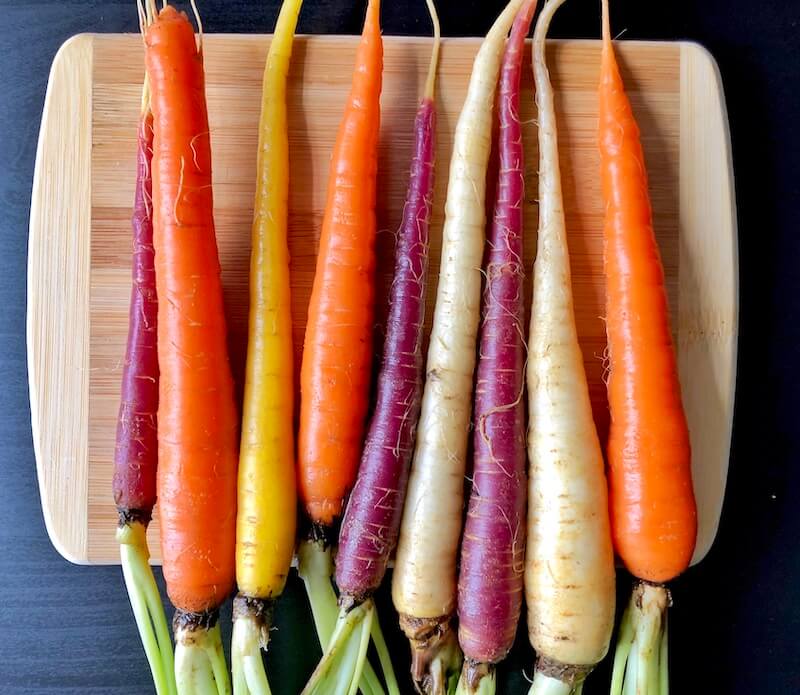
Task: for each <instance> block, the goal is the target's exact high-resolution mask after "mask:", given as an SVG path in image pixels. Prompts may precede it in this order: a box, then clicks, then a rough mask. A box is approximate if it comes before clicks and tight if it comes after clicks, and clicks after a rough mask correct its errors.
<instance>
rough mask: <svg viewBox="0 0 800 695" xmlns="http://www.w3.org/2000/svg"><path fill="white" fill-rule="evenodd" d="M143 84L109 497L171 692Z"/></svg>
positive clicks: (131, 588) (159, 687) (150, 647)
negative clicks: (157, 567)
mask: <svg viewBox="0 0 800 695" xmlns="http://www.w3.org/2000/svg"><path fill="white" fill-rule="evenodd" d="M149 102H150V94H149V89H148V87H147V84H145V87H144V90H143V93H142V111H141V117H140V119H139V128H138V132H137V140H136V142H137V148H136V164H137V172H136V187H135V189H134V200H133V216H132V219H131V228H132V232H133V254H132V259H131V260H132V276H133V277H132V281H133V282H132V285H131V298H130V305H129V313H128V317H129V318H128V344H127V347H126V351H125V361H124V362H123V366H122V385H121V388H120V406H119V417H118V420H117V439H116V448H115V452H114V479H113V483H112V487H113V492H114V502H115V503H116V505H117V511H118V513H119V526H118V527H117V542H118V543H119V546H120V561H121V565H122V574H123V577H124V579H125V586H126V588H127V590H128V596H129V598H130V603H131V608H132V609H133V614H134V617H135V619H136V625H137V627H138V629H139V636H140V638H141V641H142V646H143V647H144V651H145V655H146V656H147V661H148V664H149V665H150V672H151V674H152V676H153V684H154V686H155V689H156V693H157V695H174V693H175V692H176V686H175V676H174V673H173V663H174V662H173V653H172V642H171V640H170V635H169V628H168V626H167V620H166V616H165V615H164V606H163V603H162V602H161V596H160V595H159V593H158V587H157V585H156V582H155V578H154V577H153V572H152V569H151V568H150V563H149V559H150V553H149V551H148V547H147V535H146V533H147V526H148V524H149V523H150V518H151V517H152V514H153V507H154V506H155V503H156V469H157V466H158V437H157V428H156V413H157V411H158V377H159V372H158V353H157V347H158V345H157V333H156V320H157V315H158V301H157V298H156V276H155V253H154V249H153V217H152V212H153V208H152V191H153V187H152V177H151V166H150V165H151V160H152V157H153V114H152V113H151V111H150V104H149Z"/></svg>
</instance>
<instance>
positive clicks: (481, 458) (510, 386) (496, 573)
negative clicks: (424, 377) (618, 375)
mask: <svg viewBox="0 0 800 695" xmlns="http://www.w3.org/2000/svg"><path fill="white" fill-rule="evenodd" d="M536 3H537V0H527V1H526V3H525V4H524V5H523V6H522V8H521V9H520V10H519V13H518V14H517V17H516V19H515V20H514V25H513V27H512V29H511V36H510V38H509V40H508V43H507V45H506V50H505V54H504V56H503V63H502V67H501V72H500V87H499V94H498V99H497V102H498V111H499V120H500V134H499V141H498V150H499V160H500V161H499V172H498V176H497V194H496V195H497V201H496V203H495V208H494V218H493V220H492V224H491V225H490V228H489V232H488V236H487V239H486V243H487V247H488V250H487V253H486V262H485V275H486V285H485V288H484V293H483V320H482V322H481V334H480V347H479V351H478V354H479V360H478V368H477V378H476V387H475V403H474V412H473V416H472V419H473V423H474V435H473V465H472V469H473V474H472V490H471V494H470V499H469V505H468V507H467V510H468V511H467V520H466V523H465V525H464V537H463V540H462V542H461V568H460V572H459V578H458V641H459V644H460V645H461V650H462V652H463V653H464V666H463V670H462V674H461V679H460V681H459V684H458V690H457V693H463V694H467V693H482V694H484V695H488V694H489V693H494V692H495V689H496V686H495V673H494V668H495V665H496V664H497V663H498V662H500V661H502V660H503V659H504V658H505V657H506V655H507V654H508V651H509V650H510V649H511V645H512V644H513V643H514V636H515V634H516V631H517V624H518V622H519V614H520V608H521V605H522V573H523V567H524V559H523V556H524V552H525V503H526V486H525V407H524V404H523V400H522V395H523V390H524V381H523V374H524V371H525V367H524V365H525V340H524V337H523V335H524V333H523V329H522V322H523V321H524V316H525V306H524V300H523V281H524V277H525V269H524V265H523V261H522V256H523V243H522V242H523V236H522V235H523V229H522V210H523V202H524V187H525V181H524V178H523V174H524V153H523V147H522V125H521V123H520V120H519V101H520V80H521V75H522V55H523V52H522V49H523V44H524V42H525V36H526V35H527V33H528V30H529V29H530V25H531V21H532V20H533V15H534V13H535V11H536Z"/></svg>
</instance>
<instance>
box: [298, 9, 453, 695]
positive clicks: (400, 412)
mask: <svg viewBox="0 0 800 695" xmlns="http://www.w3.org/2000/svg"><path fill="white" fill-rule="evenodd" d="M428 9H429V12H430V15H431V19H432V22H433V25H434V34H435V39H434V44H433V50H432V54H431V62H430V67H429V69H428V79H427V82H426V88H425V95H424V97H423V99H422V102H421V103H420V106H419V109H418V111H417V116H416V120H415V124H414V130H415V139H414V159H413V161H412V164H411V176H410V181H409V185H408V193H407V195H406V205H405V208H404V211H403V221H402V224H401V226H400V230H399V231H398V233H397V248H396V254H395V271H394V281H393V283H392V288H391V293H390V298H389V315H388V320H387V326H386V339H385V342H384V347H383V362H382V364H381V369H380V372H379V374H378V380H377V398H376V405H375V411H374V412H373V414H372V418H371V420H370V424H369V427H368V430H367V436H366V442H365V445H364V451H363V453H362V455H361V464H360V466H359V471H358V479H357V480H356V484H355V487H354V488H353V491H352V494H351V495H350V500H349V502H348V505H347V507H346V510H345V514H344V518H343V520H342V527H341V532H340V535H339V551H338V553H337V555H336V584H337V585H338V587H339V592H340V594H339V607H340V608H339V618H338V622H337V629H336V631H335V634H334V637H333V639H332V640H331V642H330V643H329V645H328V648H327V650H326V652H325V655H324V656H323V658H322V661H320V663H319V666H318V667H317V669H316V670H315V672H314V674H313V675H312V678H311V680H310V681H309V684H308V685H307V686H306V690H307V691H309V692H310V691H314V692H320V693H328V692H332V690H333V688H334V685H333V684H334V682H338V681H342V682H347V683H357V682H358V681H359V678H360V677H361V673H360V671H359V669H358V663H357V662H355V661H353V660H348V659H346V658H345V659H341V658H336V654H337V653H338V652H343V653H344V654H345V655H348V654H351V653H356V652H355V650H354V649H350V648H348V642H349V641H353V640H360V639H361V634H362V631H363V630H364V629H365V628H364V625H365V624H366V623H368V622H369V621H372V631H373V636H374V637H377V639H376V640H375V643H376V647H378V655H379V657H380V658H381V663H382V666H383V671H384V674H385V676H386V681H387V686H388V690H389V691H390V692H391V693H398V694H399V688H398V685H397V681H396V679H395V676H394V670H393V668H392V664H391V659H390V658H389V655H388V651H387V650H386V649H385V646H384V642H383V638H382V636H381V633H380V625H379V623H378V616H377V614H375V604H374V602H373V600H372V595H373V593H374V592H375V590H377V589H378V587H379V586H380V585H381V582H382V581H383V578H384V575H385V573H386V567H387V565H388V562H389V555H390V554H391V552H392V551H393V550H394V547H395V545H396V543H397V533H398V531H399V527H400V516H401V514H402V511H403V501H404V499H405V492H406V484H407V482H408V467H409V464H410V462H411V452H412V449H413V444H414V432H415V430H416V426H417V418H418V416H419V407H420V396H421V394H422V339H423V324H424V318H425V292H426V286H427V272H428V225H429V223H430V214H431V206H432V202H433V201H432V198H433V169H434V157H435V151H436V106H435V103H434V84H435V78H436V68H437V63H438V55H439V20H438V17H437V15H436V8H435V7H434V5H433V1H432V0H428ZM345 627H347V628H348V629H347V630H345Z"/></svg>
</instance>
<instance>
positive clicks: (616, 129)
mask: <svg viewBox="0 0 800 695" xmlns="http://www.w3.org/2000/svg"><path fill="white" fill-rule="evenodd" d="M599 95H600V105H599V110H600V130H599V143H600V160H601V176H602V188H603V198H604V201H605V210H606V221H605V274H606V315H607V322H606V328H607V333H608V351H609V360H610V374H609V381H608V400H609V408H610V411H611V428H610V432H609V441H608V463H609V488H610V509H611V528H612V535H613V538H614V544H615V547H616V550H617V553H618V554H619V555H620V557H621V558H622V560H623V562H624V563H625V565H626V567H627V568H628V569H629V570H630V572H631V573H632V574H633V575H635V576H636V577H638V578H639V579H642V580H645V581H646V582H648V584H646V585H643V586H637V588H636V590H635V592H634V593H635V599H634V602H633V603H632V604H631V605H632V608H630V609H629V614H630V613H631V612H637V611H638V612H641V613H643V614H644V615H643V617H642V619H638V618H637V617H636V616H634V617H633V625H635V626H636V628H635V629H634V630H633V632H634V633H636V634H634V635H633V636H632V639H633V640H634V642H633V651H634V655H633V656H632V660H629V661H628V671H629V673H628V676H627V677H628V678H630V679H633V680H635V681H636V682H637V683H639V684H641V685H642V687H641V688H639V689H637V691H636V692H641V693H645V694H647V693H656V692H661V690H660V689H655V690H654V689H653V688H654V687H656V686H655V685H654V684H655V683H657V682H665V681H663V679H665V678H666V663H665V662H666V659H664V663H658V655H659V653H660V652H661V651H662V642H663V651H664V652H665V651H666V637H665V636H664V635H663V630H662V626H663V624H664V619H665V615H664V611H665V610H666V605H667V604H668V598H667V594H666V589H664V587H663V586H661V584H662V583H663V582H667V581H669V580H670V579H673V578H674V577H675V576H677V575H678V574H680V573H681V572H683V571H684V570H685V569H686V568H687V567H688V566H689V562H690V561H691V558H692V553H693V551H694V545H695V540H696V536H697V510H696V507H695V500H694V492H693V489H692V476H691V467H690V463H691V455H690V446H689V430H688V427H687V424H686V415H685V413H684V410H683V406H682V404H681V391H680V384H679V382H678V371H677V365H676V358H675V349H674V346H673V343H672V336H671V332H670V323H669V311H668V306H667V295H666V291H665V287H664V270H663V267H662V265H661V257H660V254H659V250H658V245H657V242H656V238H655V234H654V232H653V222H652V210H651V207H650V198H649V194H648V181H647V172H646V169H645V161H644V153H643V151H642V145H641V142H640V140H639V128H638V126H637V124H636V120H635V118H634V115H633V111H632V109H631V105H630V102H629V101H628V98H627V96H626V95H625V88H624V86H623V83H622V78H621V76H620V72H619V67H618V65H617V61H616V58H615V56H614V48H613V46H612V43H611V31H610V26H609V17H608V0H603V51H602V64H601V80H600V94H599ZM654 584H655V585H656V586H653V585H654ZM648 609H649V613H648ZM647 631H649V632H650V633H651V634H649V635H647V636H645V635H644V633H645V632H647ZM621 647H622V645H621ZM628 649H629V651H630V645H629V648H628ZM652 653H655V655H656V663H655V664H649V663H646V661H647V658H646V657H644V658H642V659H639V657H638V655H645V654H652ZM637 654H638V655H637ZM625 658H627V655H626V656H625ZM617 661H618V662H619V663H615V671H617V672H618V674H617V675H618V680H619V681H620V682H621V679H622V673H624V664H625V660H624V659H622V657H621V656H620V652H619V650H618V652H617ZM656 674H659V675H656ZM642 688H644V689H642ZM625 692H627V690H626V691H625Z"/></svg>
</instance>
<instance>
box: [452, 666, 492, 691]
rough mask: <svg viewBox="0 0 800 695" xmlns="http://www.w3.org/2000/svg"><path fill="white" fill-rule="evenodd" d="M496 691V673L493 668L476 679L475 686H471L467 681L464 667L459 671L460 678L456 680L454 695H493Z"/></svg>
mask: <svg viewBox="0 0 800 695" xmlns="http://www.w3.org/2000/svg"><path fill="white" fill-rule="evenodd" d="M496 692H497V674H496V672H495V670H494V668H491V669H489V671H488V672H487V673H486V674H485V675H484V676H483V677H482V678H481V679H480V680H479V681H478V685H477V687H475V688H471V687H470V685H469V682H468V676H467V670H466V667H465V668H464V670H462V672H461V678H460V679H459V681H458V687H457V688H456V695H495V693H496Z"/></svg>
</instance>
